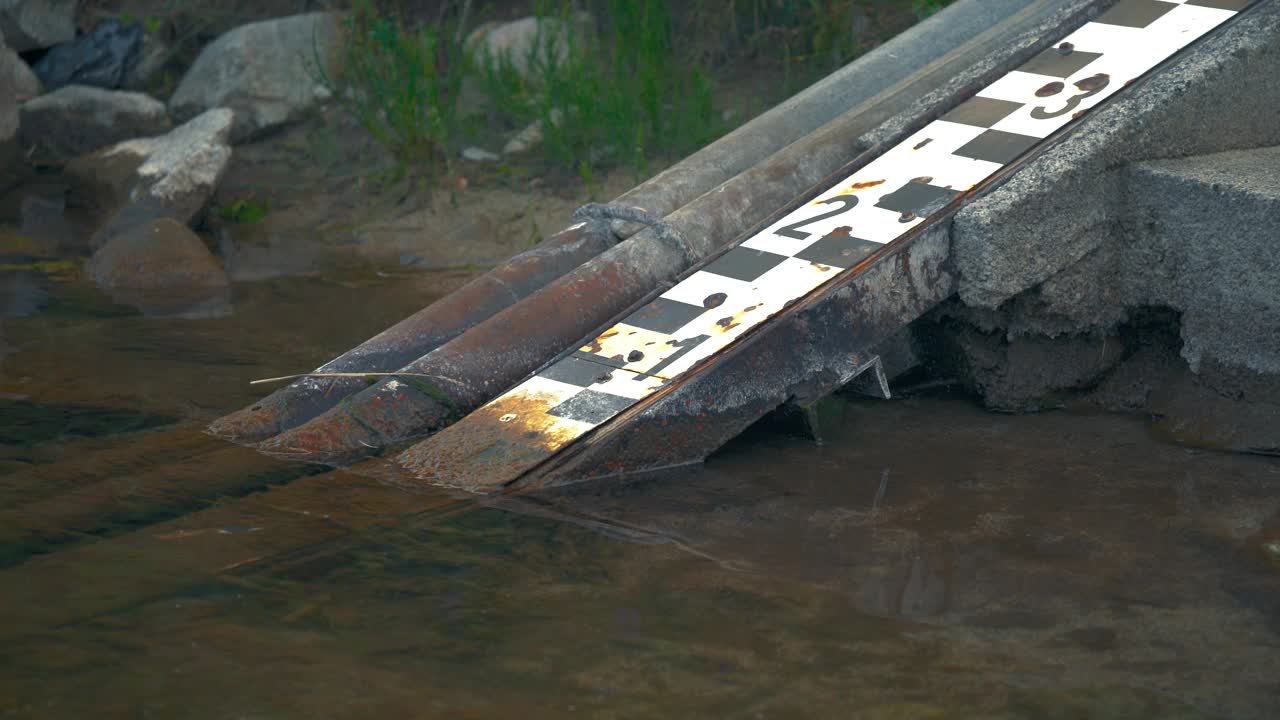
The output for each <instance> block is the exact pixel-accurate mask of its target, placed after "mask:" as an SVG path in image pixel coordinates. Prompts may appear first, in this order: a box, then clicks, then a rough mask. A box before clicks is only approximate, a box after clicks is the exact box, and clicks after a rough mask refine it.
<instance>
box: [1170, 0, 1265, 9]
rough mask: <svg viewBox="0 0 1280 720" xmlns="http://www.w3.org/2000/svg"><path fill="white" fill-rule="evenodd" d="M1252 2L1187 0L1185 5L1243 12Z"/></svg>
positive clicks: (1238, 0)
mask: <svg viewBox="0 0 1280 720" xmlns="http://www.w3.org/2000/svg"><path fill="white" fill-rule="evenodd" d="M1252 2H1253V0H1188V1H1187V3H1186V4H1187V5H1195V6H1197V7H1207V8H1217V9H1218V10H1243V9H1245V8H1247V7H1249V4H1250V3H1252Z"/></svg>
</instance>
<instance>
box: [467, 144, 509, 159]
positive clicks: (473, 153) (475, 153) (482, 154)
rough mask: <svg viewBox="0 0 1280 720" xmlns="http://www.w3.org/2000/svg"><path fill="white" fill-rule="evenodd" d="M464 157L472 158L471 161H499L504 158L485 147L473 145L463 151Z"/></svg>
mask: <svg viewBox="0 0 1280 720" xmlns="http://www.w3.org/2000/svg"><path fill="white" fill-rule="evenodd" d="M462 159H463V160H470V161H471V162H497V161H498V160H501V159H502V158H501V157H499V156H498V155H497V154H496V153H491V152H489V151H488V150H485V149H484V148H478V147H475V146H472V147H469V148H466V149H465V150H463V151H462Z"/></svg>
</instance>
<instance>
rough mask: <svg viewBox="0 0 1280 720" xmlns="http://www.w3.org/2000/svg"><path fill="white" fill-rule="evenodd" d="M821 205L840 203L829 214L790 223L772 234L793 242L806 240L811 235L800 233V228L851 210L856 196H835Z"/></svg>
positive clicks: (856, 202)
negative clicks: (787, 238) (790, 239)
mask: <svg viewBox="0 0 1280 720" xmlns="http://www.w3.org/2000/svg"><path fill="white" fill-rule="evenodd" d="M821 203H822V204H823V205H830V204H831V203H840V207H838V208H836V209H835V210H832V211H831V212H825V213H822V214H821V215H818V216H816V217H811V218H809V219H808V220H801V221H800V222H798V223H792V224H790V225H787V226H786V227H780V228H778V229H777V230H774V231H773V234H774V235H781V236H782V237H789V238H792V239H793V240H807V239H808V238H809V236H810V235H812V234H813V233H807V232H800V228H802V227H804V226H805V225H810V224H812V223H816V222H818V221H819V220H826V219H827V218H830V217H835V216H836V215H839V214H840V213H844V212H848V211H850V210H852V209H853V208H854V206H856V205H857V204H858V197H857V196H856V195H837V196H835V197H833V198H828V199H826V200H822V201H821Z"/></svg>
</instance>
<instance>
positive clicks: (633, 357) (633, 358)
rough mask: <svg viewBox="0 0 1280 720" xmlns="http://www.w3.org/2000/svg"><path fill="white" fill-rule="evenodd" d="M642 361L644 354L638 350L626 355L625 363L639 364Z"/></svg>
mask: <svg viewBox="0 0 1280 720" xmlns="http://www.w3.org/2000/svg"><path fill="white" fill-rule="evenodd" d="M643 359H644V353H642V352H640V351H639V350H632V351H631V352H630V353H627V362H629V363H633V362H640V361H641V360H643Z"/></svg>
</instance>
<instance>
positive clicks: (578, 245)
mask: <svg viewBox="0 0 1280 720" xmlns="http://www.w3.org/2000/svg"><path fill="white" fill-rule="evenodd" d="M1061 2H1062V0H1038V2H1032V0H961V1H960V2H957V3H955V4H953V5H952V6H950V7H948V8H946V9H945V10H943V11H941V12H939V13H937V14H936V15H934V16H933V17H931V18H929V19H928V20H925V21H924V22H922V23H919V24H918V25H916V26H915V27H913V28H911V29H909V30H907V31H905V32H903V33H902V34H900V35H898V36H897V37H895V38H893V39H892V40H889V41H888V42H886V43H885V44H883V45H881V46H879V47H878V48H876V49H874V50H872V51H871V52H869V53H867V54H866V55H863V56H862V57H860V58H858V59H857V60H855V61H853V62H852V63H850V64H848V65H846V66H845V67H844V68H841V69H840V70H838V71H836V72H834V73H832V74H831V75H829V76H827V77H826V78H824V79H822V80H820V81H819V82H817V83H815V84H814V85H813V86H811V87H809V88H808V89H806V90H804V91H802V92H800V93H799V94H797V95H796V96H794V97H793V98H791V99H789V100H787V101H785V102H783V103H781V104H780V105H778V106H777V107H775V108H773V109H771V110H769V111H767V112H765V113H763V114H761V115H760V116H759V117H757V118H755V119H753V120H752V121H750V122H748V123H747V124H745V125H743V126H742V127H740V128H738V129H736V130H734V131H733V132H730V133H729V134H727V135H725V136H724V137H722V138H720V139H719V140H717V141H715V142H713V143H711V144H710V145H708V146H707V147H705V148H703V149H702V150H699V151H698V152H696V153H694V154H692V155H690V156H689V157H687V158H685V159H684V160H683V161H681V162H680V163H677V164H676V165H675V166H673V167H671V168H669V169H667V170H666V171H664V172H662V173H659V174H658V175H657V176H655V177H653V178H650V179H649V180H647V181H645V182H644V183H641V184H640V185H638V186H637V187H635V188H633V189H631V190H630V191H628V192H626V193H624V194H623V195H621V196H620V197H618V198H617V199H616V200H615V201H614V202H615V203H617V204H620V205H627V206H635V207H640V208H643V209H645V210H646V211H648V212H649V213H650V214H653V215H657V216H659V217H661V216H664V215H667V214H669V213H671V212H672V211H674V210H676V209H678V208H680V207H682V206H684V205H685V204H687V203H688V202H690V201H691V200H693V199H695V198H696V197H698V196H699V195H701V194H703V193H705V192H706V191H708V190H710V189H712V188H714V187H715V186H717V185H719V184H720V183H722V182H724V181H726V180H728V179H730V178H732V177H734V176H736V175H738V174H739V173H741V172H743V171H744V170H746V169H748V168H750V167H751V166H753V165H755V164H756V163H758V162H760V161H761V160H763V159H764V158H766V157H768V156H769V155H771V154H772V153H774V152H775V151H777V150H778V149H780V148H782V147H784V146H786V145H787V144H789V143H791V142H793V141H795V140H797V139H799V138H801V137H803V136H805V135H807V134H809V133H810V132H812V131H813V130H815V129H816V128H818V127H820V126H822V125H823V124H824V123H826V122H828V121H829V120H831V119H832V118H833V117H836V116H837V115H838V114H840V113H841V112H843V111H844V110H845V109H847V108H851V107H855V106H857V105H859V104H860V103H862V102H863V101H865V100H867V99H868V98H871V97H873V96H875V95H876V93H879V92H882V91H884V90H885V89H886V88H890V87H891V86H892V85H893V84H894V83H897V82H899V81H901V80H903V79H904V78H906V77H908V76H910V75H911V74H912V73H913V72H914V71H915V70H916V68H918V67H920V66H921V65H924V64H927V63H929V62H931V61H935V60H937V59H938V58H940V57H943V56H944V55H946V54H947V53H948V52H950V51H952V50H953V49H955V48H957V47H960V46H962V45H963V44H965V43H966V42H970V41H972V39H973V38H974V37H975V36H977V35H979V34H980V33H982V32H983V31H984V30H986V29H987V28H988V27H989V26H991V25H994V24H996V23H997V22H998V21H1001V20H1005V19H1007V18H1009V17H1010V16H1012V15H1016V14H1017V13H1018V12H1019V11H1020V10H1023V9H1024V8H1027V6H1034V7H1045V6H1052V5H1054V4H1061ZM639 227H640V226H638V225H635V224H633V223H621V222H618V223H614V231H615V233H616V234H617V236H618V237H619V238H627V237H629V236H631V235H633V234H634V233H635V232H637V231H638V230H639ZM615 241H616V238H613V237H609V236H607V235H603V234H600V233H598V232H597V233H590V232H586V231H585V230H584V229H583V228H576V229H575V228H569V229H566V230H563V231H561V232H560V233H557V234H556V235H554V236H552V237H551V238H549V239H548V240H547V241H545V242H544V243H543V244H542V245H540V246H539V247H537V248H534V249H532V250H530V251H528V252H525V253H522V254H520V255H517V256H516V257H515V258H513V259H511V260H509V261H507V262H505V263H503V264H502V265H500V266H498V267H497V268H494V269H493V270H491V271H489V272H488V273H486V274H484V275H482V276H480V277H479V278H476V279H475V280H473V281H472V282H470V283H468V284H467V285H466V286H464V287H463V288H461V289H459V290H458V291H457V292H455V293H453V294H451V295H450V296H449V297H447V298H444V299H442V300H440V301H439V302H436V303H434V304H432V305H430V306H429V307H427V308H424V309H423V310H421V311H419V312H418V313H416V314H414V315H412V316H410V317H409V318H406V319H405V320H403V321H401V322H400V323H398V324H396V325H394V326H392V327H391V328H389V329H387V330H386V331H384V332H382V333H380V334H378V335H376V336H374V337H373V338H371V339H370V340H368V341H366V342H364V343H362V344H361V345H359V346H357V347H355V348H353V349H351V350H349V351H348V352H346V353H344V354H342V355H341V356H339V357H337V358H335V359H333V360H331V361H329V362H328V363H325V364H324V365H321V366H320V367H319V368H317V369H316V373H347V372H354V373H360V372H392V371H395V370H397V369H399V368H400V367H402V366H403V365H405V364H406V363H408V362H410V361H412V360H413V359H414V358H417V357H421V356H422V355H424V354H426V353H428V352H430V351H431V350H433V349H435V348H436V347H439V346H440V345H442V344H444V343H445V342H448V341H449V340H451V339H453V338H454V337H457V336H458V335H460V334H461V333H463V332H464V331H466V330H467V329H468V328H471V327H473V326H475V325H476V324H477V323H479V322H481V321H483V320H485V319H487V318H489V317H492V316H493V315H494V314H495V313H497V312H499V311H501V310H503V309H505V308H507V307H509V306H511V305H512V304H513V303H516V302H519V301H520V300H521V299H523V298H525V297H527V296H529V295H531V294H532V293H534V292H536V291H537V290H538V289H540V288H542V287H544V286H545V285H546V284H547V283H549V282H551V281H552V280H554V279H556V278H558V277H561V276H562V275H564V274H565V273H567V272H569V271H570V270H572V269H574V268H576V267H578V266H580V265H581V264H582V263H584V262H586V261H587V260H589V259H590V258H592V257H595V256H596V255H598V254H599V253H601V252H603V251H604V250H605V249H607V248H608V247H610V246H611V245H612V244H613V243H614V242H615ZM364 387H365V384H364V383H363V382H362V381H361V380H360V379H359V378H328V379H320V378H314V377H308V378H303V379H300V380H298V381H297V382H294V383H292V384H290V385H288V386H287V387H284V388H281V389H279V390H277V391H276V392H274V393H273V394H271V395H270V396H268V397H266V398H264V399H262V400H260V401H259V402H256V403H254V404H253V405H251V406H250V407H248V408H245V409H243V410H239V411H237V412H234V413H231V414H229V415H227V416H225V417H223V418H220V419H218V420H216V421H215V422H213V423H212V424H211V425H210V426H209V432H211V433H212V434H214V435H217V436H219V437H223V438H226V439H229V440H234V441H237V442H256V441H258V440H262V439H265V438H267V437H270V436H272V435H275V434H276V433H279V432H281V431H283V430H285V429H288V428H290V427H294V426H296V425H299V424H301V423H303V422H306V421H307V420H309V419H311V418H313V417H315V416H317V415H319V414H320V413H322V412H324V411H325V410H327V409H329V408H332V407H333V406H334V405H336V404H337V403H338V402H340V401H341V400H342V399H343V398H345V397H347V396H348V395H351V394H352V393H355V392H358V391H360V390H361V389H363V388H364Z"/></svg>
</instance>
